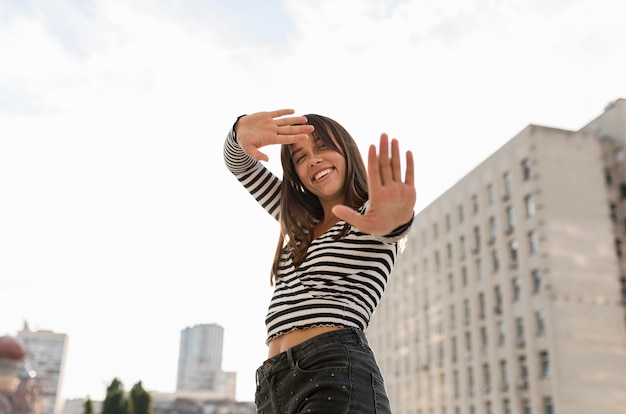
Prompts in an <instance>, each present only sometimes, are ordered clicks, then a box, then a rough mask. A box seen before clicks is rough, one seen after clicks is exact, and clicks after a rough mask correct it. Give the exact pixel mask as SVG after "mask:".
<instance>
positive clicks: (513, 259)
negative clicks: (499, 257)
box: [509, 240, 519, 268]
mask: <svg viewBox="0 0 626 414" xmlns="http://www.w3.org/2000/svg"><path fill="white" fill-rule="evenodd" d="M518 248H519V244H518V243H517V240H511V241H510V242H509V267H511V268H515V267H517V258H518V254H517V250H518Z"/></svg>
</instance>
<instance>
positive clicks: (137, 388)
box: [129, 381, 152, 414]
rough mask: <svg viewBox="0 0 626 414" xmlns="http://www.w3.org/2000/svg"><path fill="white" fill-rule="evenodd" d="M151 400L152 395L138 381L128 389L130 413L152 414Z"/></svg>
mask: <svg viewBox="0 0 626 414" xmlns="http://www.w3.org/2000/svg"><path fill="white" fill-rule="evenodd" d="M151 402H152V397H151V396H150V394H149V393H148V392H147V391H146V390H145V389H144V388H143V385H142V384H141V381H139V382H138V383H137V384H135V385H134V386H133V388H132V389H131V390H130V401H129V406H130V407H132V410H131V412H132V414H152V407H151Z"/></svg>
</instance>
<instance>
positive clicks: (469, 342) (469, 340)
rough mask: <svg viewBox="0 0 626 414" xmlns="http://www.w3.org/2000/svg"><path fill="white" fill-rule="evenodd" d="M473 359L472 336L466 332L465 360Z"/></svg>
mask: <svg viewBox="0 0 626 414" xmlns="http://www.w3.org/2000/svg"><path fill="white" fill-rule="evenodd" d="M471 357H472V334H471V333H470V332H465V358H466V359H470V358H471Z"/></svg>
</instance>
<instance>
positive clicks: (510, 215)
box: [505, 206, 515, 234]
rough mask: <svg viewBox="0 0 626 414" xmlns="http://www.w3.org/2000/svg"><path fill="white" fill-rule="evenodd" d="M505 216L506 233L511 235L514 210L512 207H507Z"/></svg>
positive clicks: (513, 223) (513, 226)
mask: <svg viewBox="0 0 626 414" xmlns="http://www.w3.org/2000/svg"><path fill="white" fill-rule="evenodd" d="M505 214H506V233H507V234H511V233H512V232H513V229H514V228H515V209H514V208H513V206H508V207H507V208H506V211H505Z"/></svg>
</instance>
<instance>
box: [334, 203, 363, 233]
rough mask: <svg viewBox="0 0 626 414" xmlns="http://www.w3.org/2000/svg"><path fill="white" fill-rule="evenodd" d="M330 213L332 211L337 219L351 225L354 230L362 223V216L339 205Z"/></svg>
mask: <svg viewBox="0 0 626 414" xmlns="http://www.w3.org/2000/svg"><path fill="white" fill-rule="evenodd" d="M332 211H333V214H334V215H335V216H337V217H338V218H339V219H341V220H343V221H345V222H347V223H349V224H352V225H353V226H354V227H356V228H359V225H360V224H361V223H362V221H363V216H362V215H361V214H360V213H358V212H356V211H354V210H353V209H351V208H350V207H348V206H344V205H341V204H339V205H336V206H334V207H333V209H332Z"/></svg>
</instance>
